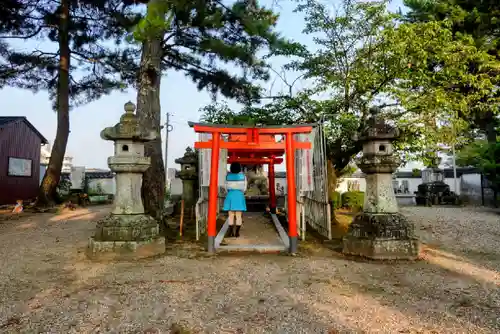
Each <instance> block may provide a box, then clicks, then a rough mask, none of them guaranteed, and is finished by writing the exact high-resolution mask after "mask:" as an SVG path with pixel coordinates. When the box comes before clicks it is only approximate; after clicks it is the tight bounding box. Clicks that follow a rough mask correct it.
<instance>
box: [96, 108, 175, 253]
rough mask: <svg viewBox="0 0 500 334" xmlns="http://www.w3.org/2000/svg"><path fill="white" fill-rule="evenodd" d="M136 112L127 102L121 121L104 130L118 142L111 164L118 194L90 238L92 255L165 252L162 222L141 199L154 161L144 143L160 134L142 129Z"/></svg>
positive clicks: (110, 158)
mask: <svg viewBox="0 0 500 334" xmlns="http://www.w3.org/2000/svg"><path fill="white" fill-rule="evenodd" d="M134 111H135V105H134V104H133V103H132V102H128V103H126V104H125V114H123V115H122V116H121V118H120V122H119V123H118V124H116V125H115V126H113V127H108V128H105V129H104V130H102V131H101V138H102V139H104V140H112V141H114V142H115V154H114V156H111V157H109V158H108V166H109V168H110V169H111V171H113V172H114V173H116V194H115V198H114V201H113V209H112V210H111V213H110V214H109V215H108V216H107V217H105V218H104V219H101V220H99V221H97V228H96V232H95V235H94V237H91V238H90V240H89V247H88V255H89V256H90V257H92V258H96V257H100V256H101V255H111V256H112V257H113V258H120V257H124V258H142V257H148V256H153V255H156V254H159V253H163V252H164V251H165V245H164V244H165V239H164V237H162V236H160V235H159V226H158V223H157V222H156V220H155V219H154V218H152V217H151V216H148V215H146V214H144V207H143V204H142V199H141V186H142V175H143V173H144V172H145V171H146V170H147V169H148V168H149V166H150V164H151V161H150V158H149V157H145V156H144V143H145V142H147V141H151V140H153V139H155V138H156V136H157V133H155V132H154V131H149V130H146V129H143V128H141V126H140V125H139V120H138V117H137V116H136V115H135V114H134Z"/></svg>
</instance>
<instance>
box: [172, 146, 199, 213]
mask: <svg viewBox="0 0 500 334" xmlns="http://www.w3.org/2000/svg"><path fill="white" fill-rule="evenodd" d="M175 163H176V164H180V165H181V170H180V172H179V173H178V176H179V178H180V179H181V180H182V199H183V200H184V205H185V206H186V207H187V208H191V207H192V206H193V205H194V204H195V203H196V200H197V196H196V193H197V181H198V168H197V165H198V156H197V154H196V152H195V151H193V149H192V148H191V147H188V148H186V152H185V153H184V156H182V157H181V158H178V159H175Z"/></svg>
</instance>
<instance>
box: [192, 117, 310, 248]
mask: <svg viewBox="0 0 500 334" xmlns="http://www.w3.org/2000/svg"><path fill="white" fill-rule="evenodd" d="M188 124H189V126H190V127H192V128H194V131H195V132H197V133H210V134H211V135H212V139H211V140H208V141H199V142H196V143H195V145H194V147H195V148H197V149H211V150H212V152H211V159H210V165H211V167H210V186H209V193H208V219H207V234H208V245H207V250H208V251H209V252H215V236H216V234H217V228H216V219H217V195H218V181H219V180H218V177H219V173H218V171H219V154H220V149H227V150H228V162H229V163H231V162H240V163H243V164H245V163H252V164H255V163H268V164H269V179H270V185H269V190H270V197H271V207H272V206H273V205H274V208H275V207H276V196H275V186H274V164H277V163H281V162H282V161H283V158H282V156H283V155H285V160H286V177H287V189H288V194H287V203H288V205H287V214H288V237H289V241H290V242H289V245H290V249H289V251H290V252H291V253H296V252H297V247H298V244H297V241H298V240H297V194H296V184H295V166H294V161H295V150H297V149H311V143H310V142H302V141H297V140H295V139H294V135H296V134H302V133H305V134H308V133H311V132H312V130H313V127H314V125H311V124H298V125H290V126H260V127H248V126H238V125H227V124H211V123H193V122H188ZM222 135H228V138H227V140H222ZM277 135H280V136H283V137H284V140H283V138H282V139H281V140H279V141H277V140H276V136H277ZM271 178H272V181H271ZM271 182H272V183H273V184H271ZM273 197H274V203H273Z"/></svg>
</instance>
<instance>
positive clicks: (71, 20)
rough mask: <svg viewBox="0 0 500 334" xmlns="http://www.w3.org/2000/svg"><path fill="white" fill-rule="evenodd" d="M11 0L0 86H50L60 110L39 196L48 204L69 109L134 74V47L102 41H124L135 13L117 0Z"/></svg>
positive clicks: (3, 26) (1, 24) (4, 21)
mask: <svg viewBox="0 0 500 334" xmlns="http://www.w3.org/2000/svg"><path fill="white" fill-rule="evenodd" d="M8 2H9V3H10V6H11V7H2V10H1V11H0V15H1V16H0V39H1V40H2V41H3V42H2V43H1V45H0V87H3V86H12V87H18V88H23V89H29V90H32V91H39V90H46V91H48V92H49V96H50V98H51V100H52V101H53V105H54V109H55V110H56V112H57V132H56V137H55V140H54V145H53V147H52V152H51V157H50V161H49V166H48V168H47V171H46V173H45V176H44V178H43V181H42V184H41V186H40V191H39V195H38V200H37V204H38V205H39V206H48V205H51V204H53V203H54V201H55V199H56V188H57V185H58V183H59V179H60V175H61V168H62V162H63V158H64V155H65V153H66V145H67V142H68V137H69V132H70V123H69V111H70V108H71V107H72V106H78V105H81V104H83V103H88V102H90V101H93V100H95V99H98V98H99V97H101V96H102V95H105V94H109V93H110V92H112V91H113V90H122V89H124V88H125V87H126V83H130V82H132V81H133V79H134V78H135V71H136V68H137V67H136V65H135V62H134V57H136V56H137V55H136V54H134V52H133V50H131V49H129V48H128V47H127V48H124V47H120V46H118V45H117V46H116V47H113V48H111V47H109V46H105V44H104V42H105V41H108V40H111V39H114V40H115V41H117V42H120V41H122V40H123V37H124V35H125V30H124V29H125V28H127V27H131V26H133V24H135V23H136V21H134V20H135V19H137V16H136V15H133V14H132V12H131V11H129V10H128V9H127V8H126V7H124V6H122V5H121V2H120V1H117V0H116V1H113V0H110V1H106V0H79V1H76V0H59V1H55V0H37V1H35V0H18V1H15V0H9V1H8ZM8 8H12V9H13V10H9V9H8ZM16 40H17V42H19V41H32V40H41V41H43V42H45V43H44V45H45V46H46V47H45V48H44V49H43V50H39V49H33V50H30V51H24V50H22V49H21V48H19V47H18V45H19V43H17V44H16V43H14V41H16ZM47 42H51V43H47ZM40 45H41V43H40Z"/></svg>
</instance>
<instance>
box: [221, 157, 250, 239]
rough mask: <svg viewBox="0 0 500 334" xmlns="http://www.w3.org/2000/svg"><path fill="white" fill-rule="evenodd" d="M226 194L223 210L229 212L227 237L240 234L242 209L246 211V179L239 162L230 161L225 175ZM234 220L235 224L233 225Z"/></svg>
mask: <svg viewBox="0 0 500 334" xmlns="http://www.w3.org/2000/svg"><path fill="white" fill-rule="evenodd" d="M226 189H227V195H226V199H225V200H224V207H223V210H224V211H228V213H229V235H228V237H236V238H238V237H239V236H240V228H241V225H242V224H243V217H242V214H243V211H247V203H246V200H245V191H246V189H247V179H246V177H245V174H243V173H242V172H241V165H240V164H239V163H232V164H231V167H230V168H229V173H228V174H227V176H226ZM235 220H236V225H235Z"/></svg>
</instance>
